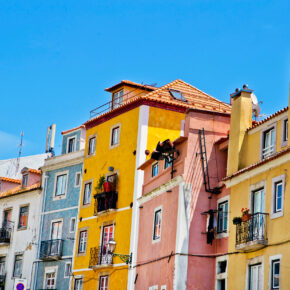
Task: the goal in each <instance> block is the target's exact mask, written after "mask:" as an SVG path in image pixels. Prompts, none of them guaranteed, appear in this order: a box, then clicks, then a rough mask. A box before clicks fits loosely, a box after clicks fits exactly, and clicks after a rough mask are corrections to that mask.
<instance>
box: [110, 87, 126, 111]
mask: <svg viewBox="0 0 290 290" xmlns="http://www.w3.org/2000/svg"><path fill="white" fill-rule="evenodd" d="M123 94H124V91H123V90H120V91H118V92H116V93H113V99H112V109H115V108H118V107H119V106H121V105H122V104H123Z"/></svg>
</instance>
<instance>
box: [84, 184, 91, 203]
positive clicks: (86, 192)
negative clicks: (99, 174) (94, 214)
mask: <svg viewBox="0 0 290 290" xmlns="http://www.w3.org/2000/svg"><path fill="white" fill-rule="evenodd" d="M91 193H92V183H91V182H88V183H86V184H85V188H84V199H83V205H86V204H89V203H90V202H91Z"/></svg>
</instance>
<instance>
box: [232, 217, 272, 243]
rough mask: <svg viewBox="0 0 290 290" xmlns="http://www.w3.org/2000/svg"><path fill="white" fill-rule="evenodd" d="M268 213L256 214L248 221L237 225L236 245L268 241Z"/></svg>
mask: <svg viewBox="0 0 290 290" xmlns="http://www.w3.org/2000/svg"><path fill="white" fill-rule="evenodd" d="M267 216H268V214H267V213H255V214H252V215H251V218H250V219H249V220H248V221H245V222H241V223H240V224H237V225H236V245H240V244H244V243H248V242H253V241H261V242H263V241H266V240H267Z"/></svg>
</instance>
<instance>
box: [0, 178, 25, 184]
mask: <svg viewBox="0 0 290 290" xmlns="http://www.w3.org/2000/svg"><path fill="white" fill-rule="evenodd" d="M0 180H2V181H6V182H12V183H19V184H21V180H20V179H13V178H8V177H0Z"/></svg>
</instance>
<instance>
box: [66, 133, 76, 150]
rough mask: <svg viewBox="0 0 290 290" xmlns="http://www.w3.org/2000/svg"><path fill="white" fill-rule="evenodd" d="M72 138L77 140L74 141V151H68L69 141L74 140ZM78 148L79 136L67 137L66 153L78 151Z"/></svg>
mask: <svg viewBox="0 0 290 290" xmlns="http://www.w3.org/2000/svg"><path fill="white" fill-rule="evenodd" d="M72 139H74V140H75V142H74V147H73V151H72V152H68V148H69V141H70V140H72ZM76 150H77V138H76V136H72V137H68V138H67V139H66V153H67V154H68V153H73V152H76Z"/></svg>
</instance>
